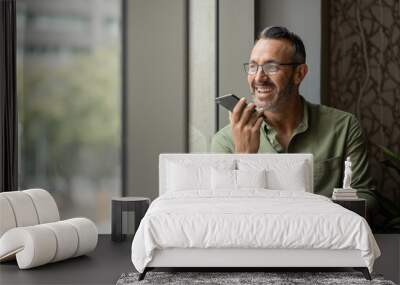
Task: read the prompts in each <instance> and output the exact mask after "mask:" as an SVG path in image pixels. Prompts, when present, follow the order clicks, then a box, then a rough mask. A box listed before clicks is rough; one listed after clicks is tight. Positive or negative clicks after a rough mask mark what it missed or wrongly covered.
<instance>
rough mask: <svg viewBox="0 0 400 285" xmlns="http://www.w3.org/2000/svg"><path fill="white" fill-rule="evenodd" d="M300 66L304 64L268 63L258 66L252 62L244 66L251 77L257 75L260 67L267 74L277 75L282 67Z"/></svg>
mask: <svg viewBox="0 0 400 285" xmlns="http://www.w3.org/2000/svg"><path fill="white" fill-rule="evenodd" d="M300 64H302V63H298V62H291V63H278V62H267V63H264V64H261V65H258V64H257V63H254V62H251V63H244V64H243V66H244V70H245V71H246V73H247V74H249V75H254V74H256V73H257V71H258V67H259V66H261V68H262V70H263V71H264V73H265V74H268V75H271V74H275V73H277V72H278V71H279V70H281V66H282V65H300Z"/></svg>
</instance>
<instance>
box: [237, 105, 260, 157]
mask: <svg viewBox="0 0 400 285" xmlns="http://www.w3.org/2000/svg"><path fill="white" fill-rule="evenodd" d="M254 110H255V105H254V104H253V103H250V104H249V105H247V106H246V100H245V99H244V98H241V99H240V101H239V102H238V103H237V104H236V106H235V108H234V109H233V112H232V114H230V116H229V119H230V121H231V126H232V137H233V143H234V144H235V153H257V152H258V148H259V147H260V127H261V124H262V122H263V113H262V112H261V113H258V112H255V111H254Z"/></svg>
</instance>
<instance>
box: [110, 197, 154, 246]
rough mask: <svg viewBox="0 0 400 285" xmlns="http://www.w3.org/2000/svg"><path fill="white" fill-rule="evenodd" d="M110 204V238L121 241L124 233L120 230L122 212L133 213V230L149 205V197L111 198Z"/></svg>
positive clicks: (124, 236) (123, 238)
mask: <svg viewBox="0 0 400 285" xmlns="http://www.w3.org/2000/svg"><path fill="white" fill-rule="evenodd" d="M111 203H112V205H111V240H112V241H123V240H125V239H126V233H123V232H122V228H123V225H122V216H123V213H124V212H134V213H135V232H136V230H137V228H138V227H139V224H140V221H141V220H142V218H143V217H144V214H145V213H146V211H147V209H148V208H149V205H150V199H149V198H145V197H118V198H112V202H111Z"/></svg>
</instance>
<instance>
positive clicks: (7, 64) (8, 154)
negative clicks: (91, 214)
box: [0, 0, 18, 192]
mask: <svg viewBox="0 0 400 285" xmlns="http://www.w3.org/2000/svg"><path fill="white" fill-rule="evenodd" d="M15 53H16V12H15V0H0V131H1V139H0V192H3V191H15V190H17V189H18V143H17V139H18V137H17V96H16V69H15V68H16V56H15Z"/></svg>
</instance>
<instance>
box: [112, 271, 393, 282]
mask: <svg viewBox="0 0 400 285" xmlns="http://www.w3.org/2000/svg"><path fill="white" fill-rule="evenodd" d="M138 276H139V274H138V273H127V274H122V275H121V277H120V278H119V279H118V281H117V285H134V284H140V285H145V284H157V285H163V284H172V285H178V284H179V285H186V284H213V285H218V284H222V285H228V284H229V285H231V284H240V285H242V284H274V285H275V284H279V285H280V284H282V285H289V284H290V285H292V284H321V285H322V284H324V285H325V284H327V285H336V284H337V285H345V284H379V285H395V283H393V282H392V281H388V280H384V279H383V277H382V276H380V275H374V274H373V275H372V281H368V280H366V279H365V278H364V276H363V275H362V273H360V272H152V271H150V272H148V273H147V274H146V277H145V279H144V280H142V281H138V280H137V279H138Z"/></svg>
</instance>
